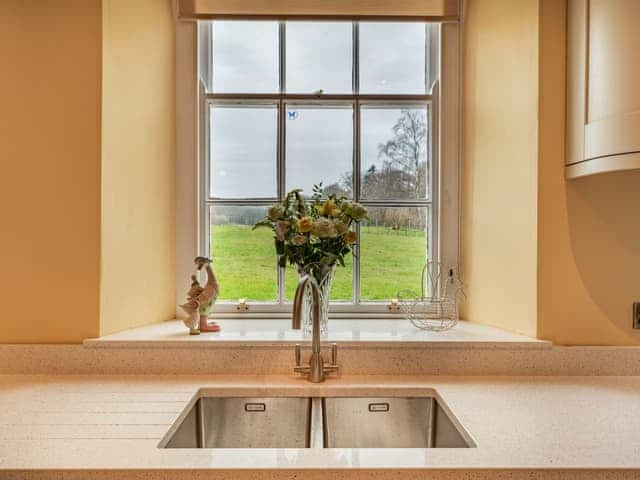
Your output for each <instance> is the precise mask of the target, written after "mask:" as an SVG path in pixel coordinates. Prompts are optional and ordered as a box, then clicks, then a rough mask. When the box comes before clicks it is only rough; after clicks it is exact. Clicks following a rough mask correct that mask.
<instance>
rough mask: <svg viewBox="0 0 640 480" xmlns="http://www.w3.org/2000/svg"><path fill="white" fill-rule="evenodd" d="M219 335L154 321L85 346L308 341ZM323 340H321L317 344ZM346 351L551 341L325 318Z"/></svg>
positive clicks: (263, 334)
mask: <svg viewBox="0 0 640 480" xmlns="http://www.w3.org/2000/svg"><path fill="white" fill-rule="evenodd" d="M218 323H219V324H220V326H221V331H220V332H216V333H202V334H200V335H189V333H188V331H187V329H186V327H185V326H184V325H183V323H182V322H181V321H178V320H173V321H169V322H162V323H156V324H152V325H147V326H144V327H140V328H135V329H132V330H125V331H123V332H118V333H114V334H111V335H106V336H104V337H99V338H91V339H87V340H85V341H84V346H85V347H87V348H216V347H220V348H234V347H237V348H242V347H282V346H289V345H294V344H296V343H308V342H309V339H303V338H302V332H301V331H299V330H292V329H291V323H290V321H289V320H286V319H233V320H231V319H224V320H218ZM323 341H324V340H323ZM326 341H327V342H336V343H338V344H339V345H340V346H341V347H350V348H371V347H376V348H378V347H382V348H384V347H386V348H448V349H472V348H476V349H547V348H551V346H552V345H551V342H548V341H544V340H536V339H534V338H529V337H526V336H523V335H518V334H514V333H510V332H506V331H504V330H500V329H498V328H494V327H490V326H487V325H481V324H478V323H471V322H465V321H461V322H459V323H458V325H457V326H456V327H455V328H454V329H452V330H449V331H446V332H428V331H423V330H419V329H417V328H415V327H414V326H413V325H411V324H410V323H409V322H408V321H406V320H404V319H365V320H362V319H350V320H345V319H334V320H331V319H330V320H329V338H328V339H327V340H326Z"/></svg>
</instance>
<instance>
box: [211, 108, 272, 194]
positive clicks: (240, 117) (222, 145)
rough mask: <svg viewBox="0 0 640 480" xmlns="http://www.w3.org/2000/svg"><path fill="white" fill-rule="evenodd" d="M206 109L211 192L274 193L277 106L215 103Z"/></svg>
mask: <svg viewBox="0 0 640 480" xmlns="http://www.w3.org/2000/svg"><path fill="white" fill-rule="evenodd" d="M210 113H211V116H210V119H211V121H210V125H211V169H210V170H211V190H210V191H211V196H212V197H214V198H265V197H267V198H273V197H275V196H276V195H277V193H276V192H277V187H276V182H277V180H276V159H277V140H276V139H277V124H278V111H277V108H276V107H275V106H272V105H264V106H259V105H258V106H220V105H216V106H214V107H212V108H211V110H210Z"/></svg>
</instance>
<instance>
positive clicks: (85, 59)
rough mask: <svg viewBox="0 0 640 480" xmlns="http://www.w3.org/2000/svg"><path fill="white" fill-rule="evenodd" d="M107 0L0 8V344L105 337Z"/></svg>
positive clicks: (16, 3)
mask: <svg viewBox="0 0 640 480" xmlns="http://www.w3.org/2000/svg"><path fill="white" fill-rule="evenodd" d="M100 49H101V11H100V1H99V0H48V1H47V2H35V1H27V0H3V1H2V2H0V63H1V65H2V67H0V71H1V72H2V73H1V74H0V165H1V166H0V218H1V219H2V229H1V230H0V232H1V233H0V272H1V274H0V342H4V343H25V342H50V343H61V342H79V341H81V340H82V339H84V338H87V337H91V336H95V335H96V334H97V333H98V330H99V329H98V308H99V295H98V285H99V267H100V265H99V248H100V81H101V78H100V71H101V65H100V63H101V62H100Z"/></svg>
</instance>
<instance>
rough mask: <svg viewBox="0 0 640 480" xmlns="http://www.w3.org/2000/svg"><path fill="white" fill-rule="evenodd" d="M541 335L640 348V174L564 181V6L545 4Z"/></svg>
mask: <svg viewBox="0 0 640 480" xmlns="http://www.w3.org/2000/svg"><path fill="white" fill-rule="evenodd" d="M540 6H541V9H540V39H541V41H540V112H539V113H540V117H539V131H540V138H539V140H540V141H539V175H540V179H539V184H540V190H539V206H538V208H539V224H538V229H539V251H538V263H539V283H538V292H539V293H538V314H539V316H538V336H539V337H540V338H546V339H549V340H553V341H554V342H556V343H559V344H572V345H575V344H586V345H589V344H591V345H627V344H633V343H636V344H637V343H640V332H637V331H636V332H634V331H633V330H632V329H631V305H632V303H633V301H634V300H635V301H637V300H639V299H640V278H639V276H638V272H640V172H623V173H616V174H607V175H599V176H595V177H589V178H584V179H578V180H570V181H566V180H565V179H564V148H565V145H564V130H565V121H564V120H565V116H564V102H563V101H558V99H561V98H564V85H565V50H564V48H563V47H564V45H565V31H566V29H565V26H566V21H565V20H566V6H565V3H564V2H558V1H557V0H542V1H541V2H540Z"/></svg>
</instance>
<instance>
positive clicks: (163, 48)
mask: <svg viewBox="0 0 640 480" xmlns="http://www.w3.org/2000/svg"><path fill="white" fill-rule="evenodd" d="M174 28H175V27H174V20H173V17H172V10H171V0H136V1H131V0H103V31H104V38H103V95H102V99H103V110H102V132H103V133H102V138H103V142H102V258H101V265H102V286H101V292H100V293H101V294H100V307H101V315H100V333H101V334H102V335H104V334H107V333H111V332H114V331H118V330H123V329H126V328H131V327H134V326H139V325H142V324H146V323H152V322H158V321H161V320H168V319H170V318H173V317H174V314H175V283H174V282H175V280H174V279H175V272H174V268H175V267H174V261H173V259H174V257H175V255H174V248H175V243H174V242H175V225H174V224H175V186H174V184H175V30H174Z"/></svg>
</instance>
